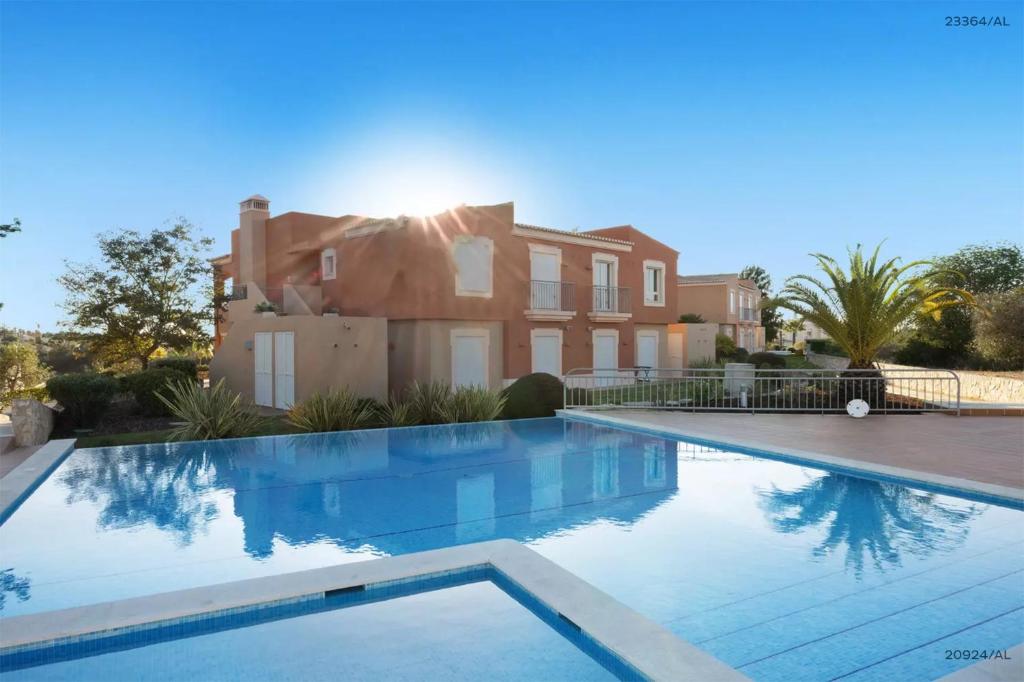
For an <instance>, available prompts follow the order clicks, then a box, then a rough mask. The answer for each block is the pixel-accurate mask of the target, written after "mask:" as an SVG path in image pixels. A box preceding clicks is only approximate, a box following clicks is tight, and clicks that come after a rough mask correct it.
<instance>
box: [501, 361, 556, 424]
mask: <svg viewBox="0 0 1024 682" xmlns="http://www.w3.org/2000/svg"><path fill="white" fill-rule="evenodd" d="M502 393H503V394H504V396H505V412H504V417H505V419H528V418H530V417H553V416H555V410H560V409H562V407H563V400H564V399H565V395H564V393H563V390H562V382H561V381H560V380H559V379H558V377H556V376H552V375H551V374H547V373H545V372H535V373H533V374H527V375H526V376H521V377H519V378H518V379H516V380H515V382H513V383H512V385H511V386H509V387H508V388H506V389H505V390H504V391H503V392H502Z"/></svg>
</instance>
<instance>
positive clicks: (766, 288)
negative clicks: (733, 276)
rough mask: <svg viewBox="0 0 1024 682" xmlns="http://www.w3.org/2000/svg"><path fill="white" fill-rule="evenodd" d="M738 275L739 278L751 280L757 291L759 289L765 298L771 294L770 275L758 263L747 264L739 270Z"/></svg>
mask: <svg viewBox="0 0 1024 682" xmlns="http://www.w3.org/2000/svg"><path fill="white" fill-rule="evenodd" d="M739 277H740V279H749V280H753V281H754V284H755V285H756V286H757V289H758V291H760V292H761V295H762V296H764V297H765V298H768V297H770V296H771V295H772V276H771V275H769V274H768V271H767V270H765V269H764V268H762V267H761V266H760V265H748V266H747V267H745V268H743V269H742V270H740V275H739Z"/></svg>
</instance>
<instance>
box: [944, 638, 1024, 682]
mask: <svg viewBox="0 0 1024 682" xmlns="http://www.w3.org/2000/svg"><path fill="white" fill-rule="evenodd" d="M1008 655H1009V658H1008V659H995V660H993V659H989V660H987V661H979V662H978V663H975V664H973V665H970V666H967V667H966V668H961V669H960V670H957V671H955V672H951V673H950V674H948V675H946V676H945V677H940V678H939V681H938V682H1019V681H1020V680H1021V679H1024V675H1022V674H1024V644H1018V645H1017V646H1015V647H1011V648H1010V649H1009V650H1008Z"/></svg>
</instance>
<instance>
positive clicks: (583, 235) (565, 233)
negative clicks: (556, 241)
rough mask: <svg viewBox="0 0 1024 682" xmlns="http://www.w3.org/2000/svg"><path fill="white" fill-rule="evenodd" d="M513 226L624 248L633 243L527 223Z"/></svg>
mask: <svg viewBox="0 0 1024 682" xmlns="http://www.w3.org/2000/svg"><path fill="white" fill-rule="evenodd" d="M515 226H516V227H521V228H523V229H524V230H540V231H541V232H551V233H554V234H564V235H568V236H570V237H584V238H586V239H596V240H598V241H602V242H609V243H612V244H625V245H626V246H633V242H628V241H626V240H625V239H613V238H612V237H603V236H601V235H599V234H592V233H590V232H572V231H570V230H556V229H555V228H553V227H541V226H540V225H528V224H527V223H516V224H515Z"/></svg>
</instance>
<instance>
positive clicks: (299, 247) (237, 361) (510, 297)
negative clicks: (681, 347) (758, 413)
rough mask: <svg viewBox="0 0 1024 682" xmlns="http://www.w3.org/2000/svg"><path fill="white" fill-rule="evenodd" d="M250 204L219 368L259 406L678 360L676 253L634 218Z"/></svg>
mask: <svg viewBox="0 0 1024 682" xmlns="http://www.w3.org/2000/svg"><path fill="white" fill-rule="evenodd" d="M240 206H241V211H240V216H239V226H238V229H236V230H234V231H233V232H232V234H231V253H230V254H226V255H224V256H221V257H219V258H216V259H214V261H213V263H214V266H215V269H216V273H217V274H216V283H215V284H216V287H217V290H218V291H219V292H221V293H224V292H225V291H226V287H227V284H228V283H229V281H230V284H231V289H230V295H229V298H230V302H229V304H228V306H227V309H226V310H225V311H224V312H223V314H222V315H221V319H220V320H218V322H217V325H216V332H215V346H216V352H215V356H214V359H213V362H212V364H211V368H210V369H211V375H212V376H213V378H215V379H216V378H219V377H227V378H228V381H229V383H231V385H232V386H233V388H235V389H236V390H239V391H241V392H242V393H245V394H248V395H251V396H252V397H253V398H254V399H255V401H256V402H257V404H260V405H269V406H275V407H284V406H287V405H290V404H291V403H292V402H294V401H295V400H301V399H302V398H304V397H306V396H308V395H309V394H311V393H312V392H314V391H316V390H324V389H327V388H331V387H335V386H349V387H350V388H351V389H352V390H353V391H355V392H356V393H357V394H359V395H362V396H368V397H374V398H384V397H386V396H387V395H388V393H389V392H398V391H401V390H402V389H403V388H404V387H405V386H407V385H408V384H409V383H410V382H411V381H413V380H419V381H430V380H440V381H446V382H450V383H451V384H452V385H454V386H461V385H480V386H487V387H490V388H501V387H503V386H505V385H508V384H509V383H511V382H512V381H514V380H515V379H516V378H518V377H520V376H522V375H524V374H529V373H531V372H548V373H550V374H554V375H556V376H561V375H563V374H564V373H565V372H566V371H568V370H569V369H571V368H573V367H598V368H629V367H635V366H650V367H658V366H665V363H666V361H667V353H668V348H667V345H668V344H667V331H666V330H667V325H668V324H669V323H671V322H675V320H676V318H677V317H678V313H677V312H676V311H677V309H678V306H677V303H676V287H672V286H666V284H667V283H670V282H674V281H675V278H676V259H677V257H678V253H677V252H676V251H674V250H673V249H671V248H669V247H668V246H666V245H664V244H662V243H660V242H658V241H656V240H654V239H652V238H651V237H648V236H647V235H645V234H644V233H643V232H641V231H640V230H637V229H636V228H634V227H632V226H630V225H622V226H618V227H608V228H602V229H595V230H588V231H584V232H580V231H572V232H570V231H563V230H556V229H551V228H546V227H537V226H534V225H524V224H521V223H517V222H515V215H514V206H513V204H512V203H507V204H499V205H496V206H465V205H463V206H459V207H457V208H453V209H451V210H449V211H446V212H444V213H441V214H439V215H436V216H432V217H410V216H399V217H397V218H384V219H374V218H366V217H363V216H355V215H346V216H342V217H337V218H336V217H330V216H322V215H313V214H308V213H296V212H289V213H285V214H282V215H278V216H274V217H271V216H270V202H269V201H268V200H267V199H266V198H264V197H261V196H253V197H250V198H248V199H246V200H245V201H243V202H241V205H240ZM268 303H269V304H271V305H273V308H274V310H275V311H276V312H257V311H256V310H255V308H256V307H257V305H260V307H261V308H269V307H270V306H269V305H267V304H268ZM261 304H262V305H261Z"/></svg>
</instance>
